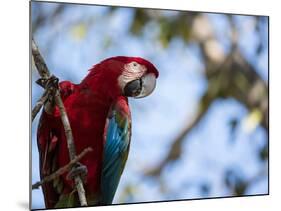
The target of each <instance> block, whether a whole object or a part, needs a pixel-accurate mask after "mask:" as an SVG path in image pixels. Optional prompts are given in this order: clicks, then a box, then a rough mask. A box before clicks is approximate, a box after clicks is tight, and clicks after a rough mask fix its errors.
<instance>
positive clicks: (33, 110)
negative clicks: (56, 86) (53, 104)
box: [32, 89, 50, 121]
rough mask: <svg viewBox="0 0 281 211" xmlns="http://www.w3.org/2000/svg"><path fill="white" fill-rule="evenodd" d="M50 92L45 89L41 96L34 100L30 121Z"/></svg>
mask: <svg viewBox="0 0 281 211" xmlns="http://www.w3.org/2000/svg"><path fill="white" fill-rule="evenodd" d="M49 94H50V90H49V89H46V90H45V91H44V93H43V95H42V97H41V98H40V99H39V100H38V101H37V102H36V104H35V106H34V107H33V109H32V121H33V120H34V119H35V117H36V115H37V114H38V112H39V111H40V109H41V108H42V106H43V105H44V104H45V103H46V101H47V100H48V96H49Z"/></svg>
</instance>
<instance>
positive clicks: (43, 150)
mask: <svg viewBox="0 0 281 211" xmlns="http://www.w3.org/2000/svg"><path fill="white" fill-rule="evenodd" d="M157 77H158V71H157V69H156V68H155V66H154V65H153V64H152V63H150V62H149V61H147V60H145V59H143V58H140V57H125V56H118V57H112V58H109V59H106V60H104V61H102V62H100V63H99V64H96V65H94V66H93V67H92V69H90V71H89V74H88V75H87V76H86V77H85V78H84V80H82V82H81V83H80V84H73V83H71V82H70V81H63V82H61V83H60V84H59V87H60V93H61V96H62V99H63V102H64V105H65V109H66V112H67V114H68V117H69V121H70V125H71V128H72V132H73V137H74V144H75V147H76V151H77V154H79V153H81V152H82V151H83V149H85V148H87V147H91V148H92V149H93V151H92V152H90V153H88V154H87V155H85V156H84V157H83V158H82V159H81V161H80V164H79V166H78V167H77V169H78V170H79V169H80V171H77V172H79V173H81V174H82V173H84V177H85V178H84V188H85V192H86V198H87V202H88V204H89V205H103V204H111V203H112V200H113V197H114V195H115V192H116V189H117V186H118V183H119V180H120V177H121V174H122V172H123V169H124V166H125V163H126V160H127V157H128V152H129V148H130V139H131V115H130V108H129V105H128V98H127V97H134V98H142V97H145V96H147V95H149V94H151V93H152V91H153V90H154V88H155V86H156V78H157ZM52 105H53V104H52V103H47V104H46V105H45V107H44V110H43V112H42V115H41V118H40V122H39V125H38V132H37V141H38V150H39V154H40V176H41V179H42V178H44V177H46V176H48V175H50V174H52V173H53V172H54V171H56V170H57V169H58V168H60V167H62V166H64V165H66V164H68V163H69V153H68V149H67V141H66V137H65V132H64V128H63V125H62V122H61V120H60V112H59V110H58V108H57V107H56V106H52ZM77 172H76V173H77ZM70 173H73V172H69V173H65V174H63V175H61V176H60V177H58V178H57V179H55V180H53V181H51V182H48V183H45V184H43V186H42V189H43V194H44V199H45V205H46V208H54V207H75V206H80V203H79V200H78V194H77V192H76V191H75V188H74V184H73V180H72V179H70V178H72V176H73V175H71V174H70ZM73 174H74V173H73Z"/></svg>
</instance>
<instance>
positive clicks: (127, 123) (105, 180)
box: [101, 103, 131, 204]
mask: <svg viewBox="0 0 281 211" xmlns="http://www.w3.org/2000/svg"><path fill="white" fill-rule="evenodd" d="M124 105H125V106H126V108H127V109H122V108H124ZM130 139H131V117H130V113H129V107H128V105H127V103H126V104H124V103H123V104H122V105H121V106H120V104H118V103H117V104H116V105H115V106H114V107H113V108H112V109H111V111H110V114H109V117H108V123H107V127H106V137H105V147H104V159H103V168H102V175H101V191H102V200H101V203H102V204H111V203H112V200H113V198H114V195H115V192H116V189H117V186H118V184H119V181H120V177H121V174H122V172H123V169H124V167H125V163H126V160H127V157H128V152H129V147H130Z"/></svg>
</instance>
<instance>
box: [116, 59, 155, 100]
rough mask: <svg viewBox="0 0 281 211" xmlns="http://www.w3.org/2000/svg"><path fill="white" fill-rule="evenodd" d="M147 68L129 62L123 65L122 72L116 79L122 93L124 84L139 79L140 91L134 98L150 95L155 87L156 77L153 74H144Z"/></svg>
mask: <svg viewBox="0 0 281 211" xmlns="http://www.w3.org/2000/svg"><path fill="white" fill-rule="evenodd" d="M146 71H147V68H146V66H144V65H141V64H139V63H137V62H131V63H128V64H125V65H124V71H123V73H122V75H121V76H119V78H118V84H119V86H120V88H121V90H122V92H123V93H124V88H125V86H126V84H128V83H129V82H131V81H134V80H137V79H141V81H142V87H141V88H142V89H141V92H140V93H139V94H138V95H137V96H135V98H142V97H146V96H148V95H150V94H151V93H152V92H153V90H154V89H155V86H156V76H155V75H154V74H153V73H149V74H146Z"/></svg>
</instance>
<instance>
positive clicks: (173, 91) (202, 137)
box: [31, 2, 269, 209]
mask: <svg viewBox="0 0 281 211" xmlns="http://www.w3.org/2000/svg"><path fill="white" fill-rule="evenodd" d="M31 23H32V35H33V37H34V39H35V41H36V42H37V45H38V47H39V49H40V51H41V53H42V55H43V57H44V59H45V61H46V63H47V65H48V67H49V69H50V70H51V72H52V73H54V74H55V75H56V76H57V77H58V78H60V80H71V81H72V82H74V83H79V82H80V81H81V80H82V79H83V78H84V77H85V75H86V74H87V70H88V69H90V68H91V67H92V65H94V64H96V63H98V62H100V61H101V60H103V59H105V58H108V57H112V56H117V55H125V56H140V57H144V58H146V59H148V60H149V61H151V62H152V63H153V64H155V66H156V67H157V68H158V70H159V71H160V77H159V78H158V81H157V87H156V90H155V91H154V93H153V94H152V95H151V96H149V97H147V98H144V99H141V100H135V99H132V100H130V107H131V111H132V122H133V124H132V126H133V128H132V132H133V135H132V141H131V149H130V152H129V157H128V161H127V165H126V167H125V170H124V173H123V175H122V177H121V181H120V184H119V187H118V190H117V193H116V195H115V198H114V203H115V204H119V203H133V202H147V201H162V200H181V199H195V198H210V197H226V196H242V195H256V194H267V193H268V135H269V134H268V18H267V17H259V16H246V15H229V14H214V13H202V12H184V11H169V10H152V9H136V8H120V7H108V6H97V5H77V4H59V3H42V2H32V3H31ZM38 77H39V76H38V73H37V71H36V69H35V67H34V65H33V66H32V107H33V105H34V104H35V103H36V100H37V99H39V98H40V96H41V94H42V92H43V90H42V88H40V87H39V86H38V85H36V83H35V81H36V80H37V79H38ZM39 116H40V115H38V116H37V117H36V119H35V120H34V121H33V123H32V183H35V182H37V181H38V180H40V178H39V157H38V149H37V143H36V129H37V125H38V119H39ZM44 207H45V205H44V200H43V194H42V190H41V189H38V190H33V191H32V208H33V209H36V208H44Z"/></svg>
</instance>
